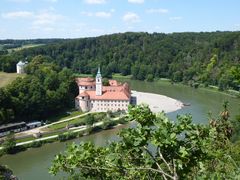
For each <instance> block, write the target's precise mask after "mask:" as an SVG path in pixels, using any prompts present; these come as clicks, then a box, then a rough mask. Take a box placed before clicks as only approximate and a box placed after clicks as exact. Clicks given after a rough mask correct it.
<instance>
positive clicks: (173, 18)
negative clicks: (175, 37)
mask: <svg viewBox="0 0 240 180" xmlns="http://www.w3.org/2000/svg"><path fill="white" fill-rule="evenodd" d="M181 19H182V17H181V16H175V17H170V18H169V20H171V21H179V20H181Z"/></svg>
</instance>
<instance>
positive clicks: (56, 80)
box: [0, 56, 78, 124]
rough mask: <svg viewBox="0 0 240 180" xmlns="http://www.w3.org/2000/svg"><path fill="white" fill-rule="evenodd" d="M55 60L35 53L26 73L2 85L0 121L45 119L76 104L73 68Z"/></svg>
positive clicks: (1, 122) (2, 122)
mask: <svg viewBox="0 0 240 180" xmlns="http://www.w3.org/2000/svg"><path fill="white" fill-rule="evenodd" d="M52 61H53V60H52V59H50V58H47V57H44V56H36V57H35V58H33V59H32V61H31V63H29V65H28V67H27V68H26V72H27V75H26V76H25V77H23V78H22V77H19V78H17V79H16V80H15V81H13V82H12V83H11V84H9V85H7V86H6V87H5V88H0V124H4V123H9V122H16V121H23V120H24V121H26V122H27V121H32V120H34V119H35V120H39V119H42V118H45V119H46V118H47V117H49V116H51V115H53V114H56V113H58V112H60V111H62V110H64V109H66V108H68V107H72V106H73V104H74V102H73V101H74V97H75V96H76V93H77V92H76V91H77V89H78V88H77V87H76V83H75V82H74V78H73V76H72V74H73V72H72V71H71V70H69V69H67V68H63V69H62V68H60V67H59V66H57V65H55V64H54V63H52Z"/></svg>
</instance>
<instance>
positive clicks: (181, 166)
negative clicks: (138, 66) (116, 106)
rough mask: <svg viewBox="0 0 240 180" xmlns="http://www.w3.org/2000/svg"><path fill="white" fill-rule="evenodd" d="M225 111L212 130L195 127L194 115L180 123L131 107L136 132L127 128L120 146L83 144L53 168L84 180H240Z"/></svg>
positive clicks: (62, 155) (70, 149) (180, 118)
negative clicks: (212, 179)
mask: <svg viewBox="0 0 240 180" xmlns="http://www.w3.org/2000/svg"><path fill="white" fill-rule="evenodd" d="M227 112H228V111H227V108H226V109H224V111H223V112H222V113H221V116H220V117H219V118H218V119H217V120H216V121H215V122H214V123H213V120H212V121H211V122H212V123H211V124H210V125H199V124H198V125H196V124H193V123H192V117H191V116H190V115H183V116H178V117H177V120H176V122H173V121H171V120H169V119H168V118H167V117H166V116H165V114H164V113H160V114H153V113H152V112H151V110H150V109H149V107H147V106H145V105H141V106H137V107H131V108H130V110H129V117H128V119H129V120H134V121H136V127H134V128H128V129H123V130H122V131H121V132H120V133H119V136H120V139H121V140H120V141H118V142H110V143H109V144H108V145H107V146H106V147H97V146H95V145H94V144H92V143H90V142H87V143H80V144H74V143H73V144H72V145H70V146H69V147H68V148H67V150H66V151H65V152H64V153H60V154H58V155H56V157H55V159H54V161H53V165H52V167H51V168H50V172H51V173H52V174H54V175H55V174H57V173H58V172H60V171H64V172H67V173H69V176H70V179H71V178H73V179H74V178H76V179H77V178H82V179H174V180H176V179H195V178H203V179H211V178H220V179H229V178H236V177H240V171H239V168H238V167H239V166H238V165H239V156H235V157H236V159H233V154H231V153H230V149H231V148H229V147H232V144H231V142H230V141H229V136H228V135H227V134H226V130H227V129H229V128H231V126H230V124H229V123H230V122H229V119H228V117H227Z"/></svg>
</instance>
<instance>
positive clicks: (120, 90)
mask: <svg viewBox="0 0 240 180" xmlns="http://www.w3.org/2000/svg"><path fill="white" fill-rule="evenodd" d="M76 82H77V84H78V85H80V86H89V85H95V84H96V83H95V80H94V79H93V78H77V79H76ZM109 84H110V86H103V92H102V95H101V96H96V91H92V90H91V91H90V90H87V91H84V92H82V93H81V94H79V95H78V96H77V97H76V98H77V99H80V98H81V97H86V96H89V98H90V99H91V100H129V99H130V97H131V92H130V88H129V85H128V84H127V83H124V84H123V85H122V84H121V83H119V82H117V81H116V80H109Z"/></svg>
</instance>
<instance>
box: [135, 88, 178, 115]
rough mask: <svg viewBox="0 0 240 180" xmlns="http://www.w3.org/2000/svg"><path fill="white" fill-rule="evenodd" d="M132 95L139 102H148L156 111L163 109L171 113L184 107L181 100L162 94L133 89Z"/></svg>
mask: <svg viewBox="0 0 240 180" xmlns="http://www.w3.org/2000/svg"><path fill="white" fill-rule="evenodd" d="M132 96H135V97H136V98H137V104H142V103H145V104H148V105H149V107H150V109H151V110H152V111H153V112H155V113H157V112H161V111H164V112H166V113H169V112H173V111H177V110H179V109H181V108H182V107H183V103H182V102H181V101H178V100H176V99H173V98H170V97H167V96H164V95H160V94H153V93H145V92H138V91H132Z"/></svg>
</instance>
